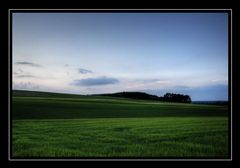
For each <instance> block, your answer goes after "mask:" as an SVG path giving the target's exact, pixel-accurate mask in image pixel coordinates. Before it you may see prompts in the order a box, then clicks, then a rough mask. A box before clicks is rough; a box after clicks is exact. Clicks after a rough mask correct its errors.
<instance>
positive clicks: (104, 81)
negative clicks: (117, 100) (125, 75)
mask: <svg viewBox="0 0 240 168" xmlns="http://www.w3.org/2000/svg"><path fill="white" fill-rule="evenodd" d="M118 82H119V80H117V79H115V78H110V77H105V76H103V77H98V78H86V79H80V80H75V81H73V83H72V84H73V85H76V86H96V85H108V84H115V83H118Z"/></svg>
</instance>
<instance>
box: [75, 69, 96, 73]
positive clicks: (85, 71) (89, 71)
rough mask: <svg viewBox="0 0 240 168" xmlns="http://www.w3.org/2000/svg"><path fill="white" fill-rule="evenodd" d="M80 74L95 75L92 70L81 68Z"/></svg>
mask: <svg viewBox="0 0 240 168" xmlns="http://www.w3.org/2000/svg"><path fill="white" fill-rule="evenodd" d="M78 72H79V73H81V74H87V73H93V72H92V71H91V70H88V69H83V68H79V69H78Z"/></svg>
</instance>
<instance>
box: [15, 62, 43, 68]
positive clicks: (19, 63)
mask: <svg viewBox="0 0 240 168" xmlns="http://www.w3.org/2000/svg"><path fill="white" fill-rule="evenodd" d="M15 64H18V65H28V66H33V67H42V65H39V64H35V63H33V62H27V61H18V62H15Z"/></svg>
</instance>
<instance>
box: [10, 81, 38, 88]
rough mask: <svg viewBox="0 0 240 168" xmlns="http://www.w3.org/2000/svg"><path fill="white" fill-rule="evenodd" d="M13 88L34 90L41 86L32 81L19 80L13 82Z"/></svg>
mask: <svg viewBox="0 0 240 168" xmlns="http://www.w3.org/2000/svg"><path fill="white" fill-rule="evenodd" d="M13 89H19V90H34V89H39V86H38V85H36V84H33V83H31V82H19V83H13Z"/></svg>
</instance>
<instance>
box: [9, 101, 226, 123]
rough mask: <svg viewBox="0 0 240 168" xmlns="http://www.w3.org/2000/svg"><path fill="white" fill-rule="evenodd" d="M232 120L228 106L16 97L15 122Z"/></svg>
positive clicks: (13, 111) (13, 103)
mask: <svg viewBox="0 0 240 168" xmlns="http://www.w3.org/2000/svg"><path fill="white" fill-rule="evenodd" d="M194 116H195V117H196V116H228V108H227V106H222V105H219V106H217V105H198V104H183V103H163V102H154V101H136V100H119V99H115V98H112V99H105V98H94V97H93V98H91V99H90V98H86V99H84V98H48V97H13V98H12V118H13V119H71V118H73V119H76V118H130V117H131V118H132V117H194Z"/></svg>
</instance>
